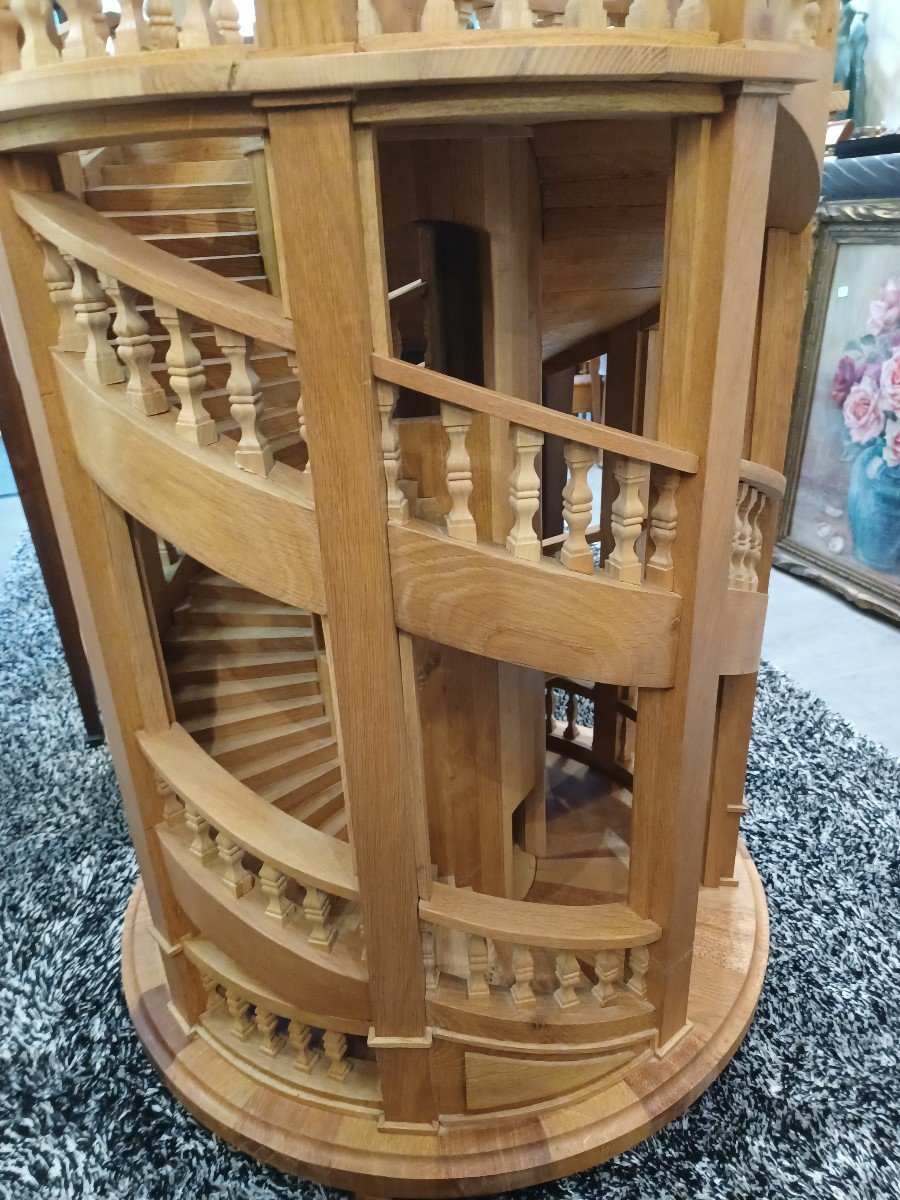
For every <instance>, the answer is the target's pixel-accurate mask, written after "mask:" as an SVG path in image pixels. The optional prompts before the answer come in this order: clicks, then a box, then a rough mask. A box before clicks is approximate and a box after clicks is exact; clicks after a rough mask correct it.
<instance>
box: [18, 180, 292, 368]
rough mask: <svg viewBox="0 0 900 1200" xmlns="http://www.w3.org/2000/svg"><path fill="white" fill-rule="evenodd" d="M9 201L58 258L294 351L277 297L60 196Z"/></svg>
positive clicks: (32, 195) (41, 195)
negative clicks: (62, 256)
mask: <svg viewBox="0 0 900 1200" xmlns="http://www.w3.org/2000/svg"><path fill="white" fill-rule="evenodd" d="M10 195H11V197H12V202H13V205H14V207H15V210H16V212H17V213H18V214H19V216H20V217H21V218H22V220H23V221H25V223H26V224H27V225H30V226H31V228H32V229H33V230H34V232H35V233H37V234H38V235H39V236H40V237H42V238H44V239H45V241H48V242H52V243H53V245H54V246H56V247H57V248H58V249H59V250H60V251H62V253H64V254H71V255H72V256H73V257H74V258H77V259H78V260H79V261H80V262H83V263H86V264H87V265H88V266H90V267H93V268H94V270H96V271H102V272H103V273H104V274H106V275H111V276H113V278H115V279H118V280H119V282H120V283H124V284H127V285H128V287H132V288H134V289H135V290H136V291H138V292H142V293H144V294H146V295H148V296H152V297H153V298H154V299H155V300H162V301H164V302H165V303H167V304H171V305H173V306H174V307H175V308H179V309H182V310H184V311H189V312H190V313H191V314H192V315H193V316H195V317H199V318H200V319H201V320H203V321H209V322H210V324H212V325H219V326H222V327H223V328H225V329H231V330H234V331H236V332H237V333H242V334H244V335H245V336H246V337H252V338H255V339H256V340H257V341H261V342H266V343H268V344H269V345H271V346H277V347H279V349H282V350H293V349H294V327H293V325H292V324H291V322H290V321H288V320H287V319H286V318H285V317H284V316H283V314H282V310H281V302H280V301H279V300H278V299H276V297H275V296H270V295H268V294H267V293H265V292H257V291H254V290H253V289H252V288H248V287H245V286H244V284H241V283H235V281H234V280H233V279H227V278H225V277H223V276H221V275H215V274H213V272H212V271H207V270H206V268H205V267H198V266H197V265H196V263H192V262H187V261H186V260H185V259H182V258H176V256H175V255H174V254H168V253H167V252H166V251H165V250H160V249H159V247H157V246H150V245H148V244H147V243H146V242H144V241H142V240H141V239H140V238H139V237H136V236H135V235H134V234H132V233H126V232H125V230H123V229H119V227H118V226H117V225H116V224H115V223H114V222H113V221H110V220H109V219H108V218H107V217H103V216H101V215H100V214H99V213H97V212H94V210H93V209H92V208H89V207H88V205H87V204H84V203H83V202H82V201H80V200H76V199H75V198H74V196H69V195H67V194H66V193H64V192H53V193H51V192H23V191H15V190H13V191H12V192H11V193H10Z"/></svg>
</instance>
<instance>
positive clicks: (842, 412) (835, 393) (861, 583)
mask: <svg viewBox="0 0 900 1200" xmlns="http://www.w3.org/2000/svg"><path fill="white" fill-rule="evenodd" d="M882 236H884V235H882ZM895 237H896V239H897V240H888V241H883V242H881V243H880V244H873V243H872V242H871V241H863V240H859V238H858V237H857V238H856V239H854V238H851V239H850V240H847V241H844V240H841V239H840V237H839V235H835V234H833V235H832V238H833V244H832V245H831V247H830V248H829V247H826V251H827V250H829V249H830V253H829V254H827V255H826V262H825V263H824V264H823V263H822V262H821V261H819V259H821V257H822V254H821V251H822V247H821V246H820V248H819V249H820V254H819V259H817V274H818V277H819V278H818V284H819V286H818V295H817V294H816V293H817V289H816V287H815V286H814V287H813V295H812V298H811V304H813V305H815V304H819V305H820V306H824V311H823V312H820V313H819V314H818V316H819V319H818V321H817V320H815V319H813V320H810V321H808V324H807V338H808V339H809V341H810V342H812V343H814V344H812V345H809V344H808V345H807V347H806V354H807V362H806V366H805V371H804V372H803V373H802V374H801V383H800V387H799V389H798V401H797V403H798V409H799V410H800V411H799V412H798V413H797V414H795V416H796V417H800V418H802V425H803V428H801V429H798V428H795V429H794V431H793V436H792V443H793V447H792V448H793V453H792V456H791V457H792V459H793V463H792V467H793V472H794V480H793V481H792V482H793V494H792V495H791V496H790V497H789V505H788V507H787V511H786V514H785V515H786V517H787V522H786V525H785V527H784V528H783V534H784V535H785V536H784V537H783V541H782V549H784V550H786V551H787V554H788V556H789V557H790V556H792V555H793V556H794V557H796V558H799V560H801V562H800V565H801V566H803V565H804V564H805V566H806V567H810V566H811V567H813V568H814V569H812V570H809V569H805V570H804V571H803V573H804V574H812V575H814V576H815V575H817V570H816V569H815V568H817V567H821V568H822V569H823V570H824V572H825V575H826V577H825V578H823V579H822V582H826V583H829V584H831V585H833V586H837V587H838V590H841V591H844V593H845V594H847V595H849V596H850V597H851V598H853V599H856V600H859V601H860V602H862V603H865V602H866V600H867V598H868V599H873V598H874V600H875V601H876V602H875V603H872V604H870V605H869V606H870V607H875V608H880V609H881V610H882V611H884V612H886V613H888V614H890V615H900V231H898V233H897V234H896V235H895ZM826 272H827V274H826ZM811 316H812V317H813V318H815V316H816V314H815V313H814V312H813V313H811ZM803 374H805V376H806V378H805V390H806V395H805V396H804V395H803V392H804V379H803ZM797 425H798V421H797V420H796V419H795V426H797ZM789 474H790V470H789ZM786 565H789V566H790V565H792V564H791V563H788V564H786ZM793 565H797V564H796V563H795V564H793ZM829 571H831V573H832V574H831V577H830V578H829V577H827V576H828V572H829ZM880 601H882V602H883V603H882V602H880Z"/></svg>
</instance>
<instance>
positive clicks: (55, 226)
mask: <svg viewBox="0 0 900 1200" xmlns="http://www.w3.org/2000/svg"><path fill="white" fill-rule="evenodd" d="M16 206H17V210H18V211H19V214H20V216H22V217H23V218H24V219H25V220H26V221H27V222H28V223H29V224H30V225H31V226H32V230H33V232H34V234H35V237H36V238H37V240H38V243H39V244H40V245H41V247H42V249H43V253H44V279H45V280H46V282H47V287H48V289H49V292H50V299H51V301H52V303H53V306H54V308H55V310H56V313H57V316H58V318H59V340H58V342H57V349H58V350H61V351H63V352H64V353H67V354H73V355H74V354H78V355H80V356H81V359H82V363H83V365H84V370H85V373H86V374H87V376H88V378H89V379H90V380H91V382H92V383H95V384H97V385H98V386H100V387H110V386H112V385H114V384H119V383H124V384H125V388H124V396H125V399H126V400H127V401H128V403H129V404H130V405H132V406H133V407H134V408H136V409H137V410H138V411H139V412H142V413H144V414H145V415H146V416H153V415H158V414H161V413H165V412H167V411H168V409H169V404H170V397H174V400H175V403H176V404H177V407H178V415H177V419H176V423H175V427H176V429H177V430H178V431H179V432H180V433H182V434H183V435H184V436H185V437H186V438H188V439H189V440H190V441H191V442H193V443H194V444H195V445H197V446H209V445H212V444H213V443H214V442H215V441H216V440H217V438H218V430H217V426H216V421H215V420H214V419H213V417H212V416H211V414H210V412H209V411H208V410H207V407H206V401H205V396H206V392H207V377H206V373H205V371H204V367H203V359H202V357H201V355H200V352H199V350H198V348H197V346H196V344H195V342H194V333H195V331H196V329H197V326H198V324H199V323H202V324H203V325H204V326H208V325H211V326H212V327H213V331H214V334H215V338H216V342H217V344H218V346H219V347H220V349H221V351H222V354H223V356H224V358H225V360H226V362H227V363H228V367H229V375H228V380H227V383H226V387H225V391H226V393H227V398H228V405H229V411H230V415H231V419H232V420H233V422H234V424H235V425H236V427H237V429H238V430H239V433H240V436H239V439H238V442H237V445H236V448H235V452H234V461H235V465H236V466H238V467H239V468H240V469H241V470H244V471H249V472H251V473H252V474H255V475H261V476H265V475H268V474H269V473H270V472H271V471H272V469H273V466H274V463H275V456H274V452H273V448H272V446H271V444H270V442H269V440H268V438H267V437H266V435H265V432H264V430H263V420H264V417H265V409H264V406H263V402H262V387H261V384H260V380H259V377H258V375H257V373H256V371H255V370H254V367H253V349H254V343H255V342H256V341H257V340H258V341H260V342H262V343H264V344H266V345H271V346H277V347H279V348H282V349H285V350H288V352H289V354H290V356H291V365H292V368H293V370H294V371H295V373H296V372H297V364H296V358H295V356H294V354H293V328H292V326H291V324H290V322H289V321H286V320H285V319H284V317H283V316H282V315H281V310H280V305H279V303H278V301H277V300H276V299H275V297H273V296H267V295H265V294H262V293H257V292H251V291H250V290H249V289H248V288H246V287H244V286H242V285H241V284H237V283H235V282H234V281H233V280H230V279H224V278H220V277H218V276H216V275H213V274H212V273H211V272H209V271H206V270H204V269H203V268H202V267H196V266H195V265H194V264H192V263H188V262H185V261H183V260H182V259H178V258H175V257H174V256H172V255H169V254H167V253H166V252H165V251H162V250H158V249H156V248H155V247H153V246H148V245H147V244H146V243H144V242H142V241H141V240H140V239H139V238H137V237H134V236H133V235H131V234H128V233H125V232H124V231H122V230H120V229H117V228H116V226H115V225H113V223H112V222H111V221H109V220H107V219H106V218H104V217H100V216H99V215H98V214H96V213H94V212H93V211H92V210H91V209H89V208H88V207H87V206H86V205H84V204H81V203H80V202H79V201H77V200H75V199H74V198H73V197H71V196H66V195H41V196H32V195H26V194H25V193H17V194H16ZM188 298H189V299H188ZM110 301H112V304H113V306H114V313H115V316H114V320H113V324H112V329H110ZM148 301H149V303H148ZM188 303H190V309H188V308H187V307H186V305H187V304H188ZM152 315H155V317H156V319H157V320H158V321H159V323H160V325H161V326H162V328H163V330H164V331H165V333H166V335H167V337H168V346H167V349H166V355H165V375H164V376H161V375H160V373H159V372H158V370H157V369H155V367H154V358H155V350H154V343H153V340H152V338H151V335H150V326H149V324H148V319H147V318H148V316H152ZM111 335H112V336H111ZM157 366H158V364H157ZM163 381H165V382H167V383H168V391H167V390H166V388H164V387H163V386H162V382H163ZM298 392H299V375H298ZM305 433H306V426H305V421H304V417H303V403H302V395H301V396H300V399H298V436H299V437H300V438H301V440H304V441H305ZM388 449H389V448H388ZM396 454H397V462H398V463H399V449H397V451H396Z"/></svg>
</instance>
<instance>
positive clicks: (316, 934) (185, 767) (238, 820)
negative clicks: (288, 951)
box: [138, 725, 359, 952]
mask: <svg viewBox="0 0 900 1200" xmlns="http://www.w3.org/2000/svg"><path fill="white" fill-rule="evenodd" d="M138 742H139V744H140V746H141V749H142V751H143V753H144V755H145V756H146V758H147V761H148V762H149V763H150V765H151V766H152V767H153V770H154V771H155V772H156V774H157V776H158V777H159V779H160V780H161V784H160V787H161V790H162V792H163V795H164V796H165V806H164V818H165V822H166V824H167V825H168V826H169V828H170V829H175V830H178V829H187V831H188V832H189V835H190V852H191V854H193V855H194V857H195V858H196V859H197V860H198V863H199V864H201V865H202V867H204V868H207V869H209V870H214V871H215V872H216V873H217V874H218V876H219V877H220V879H221V882H222V886H223V888H224V889H226V891H227V892H228V893H229V894H230V895H231V896H232V897H233V898H234V899H240V898H241V897H243V896H246V895H247V894H248V893H249V892H250V891H251V890H253V889H254V888H257V889H259V891H260V892H261V894H262V896H263V898H264V900H265V903H266V913H267V914H268V916H270V917H272V918H273V919H274V920H277V921H278V922H279V923H280V924H282V925H286V924H289V923H293V922H294V921H295V920H296V919H297V917H298V915H299V914H298V904H297V903H296V902H295V901H294V900H293V899H291V898H290V895H289V889H291V890H292V886H291V885H299V887H300V888H301V889H302V900H301V901H300V903H299V910H300V912H302V914H303V917H304V918H305V920H306V923H307V925H308V930H309V943H310V945H312V946H314V947H316V948H317V949H319V950H322V951H325V952H329V951H330V950H331V949H332V947H333V945H334V942H335V938H336V929H335V928H334V926H333V925H332V923H331V921H330V910H331V904H332V899H331V898H332V897H335V896H338V897H342V898H344V899H347V900H352V901H356V900H358V899H359V883H358V880H357V877H356V873H355V871H354V868H353V856H352V851H351V850H350V847H349V846H348V845H346V844H345V843H344V842H340V841H338V840H337V839H336V838H332V837H329V836H328V834H325V833H322V832H321V831H320V830H318V829H313V828H312V827H311V826H309V825H305V824H304V823H303V822H302V821H297V820H295V819H294V818H293V817H291V816H289V815H288V814H287V813H283V812H281V811H280V810H279V809H277V808H274V807H273V806H272V805H270V804H269V803H268V802H267V801H266V800H264V799H263V798H262V797H261V796H258V795H256V793H255V792H253V791H251V790H250V788H248V787H245V786H244V784H242V783H240V782H239V781H238V780H237V779H235V778H234V777H233V776H232V775H231V774H229V772H228V771H226V770H225V768H224V767H221V766H219V764H218V763H217V762H216V761H215V760H214V759H213V758H211V757H210V756H209V755H208V754H207V753H206V752H205V751H204V750H203V749H202V748H201V747H200V746H198V745H197V743H196V742H195V741H194V739H193V738H192V737H191V736H190V735H189V734H188V733H187V732H186V731H185V730H184V729H182V727H181V726H180V725H173V726H172V727H171V728H170V729H169V731H168V732H167V733H163V734H148V733H145V732H142V733H139V734H138ZM248 862H250V863H252V864H253V867H252V869H250V868H248V865H247V864H248Z"/></svg>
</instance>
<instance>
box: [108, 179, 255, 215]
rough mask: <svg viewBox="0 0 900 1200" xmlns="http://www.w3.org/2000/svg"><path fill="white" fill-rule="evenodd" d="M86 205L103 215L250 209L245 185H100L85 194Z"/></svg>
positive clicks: (251, 195)
mask: <svg viewBox="0 0 900 1200" xmlns="http://www.w3.org/2000/svg"><path fill="white" fill-rule="evenodd" d="M84 199H85V202H86V203H87V204H89V205H90V206H91V208H93V209H94V210H95V212H102V213H135V212H140V213H144V212H172V211H184V210H187V211H194V210H196V209H204V208H206V209H209V208H218V209H221V210H222V211H223V212H227V211H228V210H230V209H234V208H244V209H247V208H249V209H252V208H253V190H252V188H251V186H250V184H249V182H247V183H227V182H226V183H206V182H204V183H171V184H170V183H165V184H154V185H153V186H152V187H147V185H146V184H144V183H128V184H101V185H100V187H92V188H88V189H87V191H86V192H85V193H84Z"/></svg>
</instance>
